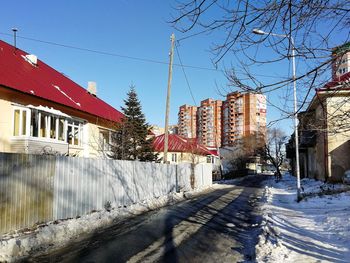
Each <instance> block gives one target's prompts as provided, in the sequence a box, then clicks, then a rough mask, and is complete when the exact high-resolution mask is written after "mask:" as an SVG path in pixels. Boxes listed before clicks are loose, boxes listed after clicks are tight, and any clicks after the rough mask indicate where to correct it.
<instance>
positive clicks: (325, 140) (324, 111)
mask: <svg viewBox="0 0 350 263" xmlns="http://www.w3.org/2000/svg"><path fill="white" fill-rule="evenodd" d="M316 96H317V99H318V100H319V102H320V105H321V107H322V112H323V126H324V140H323V149H324V153H323V155H324V170H325V182H327V181H328V179H329V170H328V167H329V165H328V164H329V162H328V121H327V110H326V108H325V106H324V105H323V102H322V100H321V98H320V97H319V94H318V90H317V89H316ZM326 106H327V105H326Z"/></svg>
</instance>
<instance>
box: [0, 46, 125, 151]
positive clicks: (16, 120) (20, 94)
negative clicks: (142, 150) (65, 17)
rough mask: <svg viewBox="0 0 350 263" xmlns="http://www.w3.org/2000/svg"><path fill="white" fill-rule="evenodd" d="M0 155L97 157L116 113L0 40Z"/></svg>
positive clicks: (107, 141) (90, 89) (107, 140)
mask: <svg viewBox="0 0 350 263" xmlns="http://www.w3.org/2000/svg"><path fill="white" fill-rule="evenodd" d="M0 111H1V117H0V152H16V153H33V154H60V155H71V156H84V157H101V156H103V155H104V154H105V153H106V152H108V151H109V145H110V141H111V134H112V132H113V127H115V125H116V123H118V122H120V120H121V118H122V117H123V115H122V113H120V112H119V111H118V110H116V109H114V108H113V107H112V106H110V105H108V104H107V103H105V102H104V101H103V100H101V99H99V98H98V97H97V94H96V85H95V84H94V83H89V87H88V89H84V88H82V87H81V86H79V85H78V84H76V83H75V82H73V81H72V80H70V79H69V78H67V77H66V76H64V75H63V74H61V73H59V72H57V71H56V70H55V69H53V68H51V67H50V66H48V65H47V64H45V63H44V62H42V61H41V60H39V59H38V58H37V57H36V56H34V55H31V54H27V53H26V52H24V51H22V50H20V49H18V48H15V47H13V46H11V45H9V44H7V43H6V42H3V41H0Z"/></svg>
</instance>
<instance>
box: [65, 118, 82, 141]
mask: <svg viewBox="0 0 350 263" xmlns="http://www.w3.org/2000/svg"><path fill="white" fill-rule="evenodd" d="M82 131H83V124H82V123H80V122H78V121H73V120H69V121H68V125H67V138H68V143H69V144H71V145H77V146H80V145H81V139H82V137H83V136H82V135H83V132H82Z"/></svg>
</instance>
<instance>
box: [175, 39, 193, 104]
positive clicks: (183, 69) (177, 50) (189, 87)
mask: <svg viewBox="0 0 350 263" xmlns="http://www.w3.org/2000/svg"><path fill="white" fill-rule="evenodd" d="M175 50H176V54H177V57H178V58H179V61H180V65H181V68H182V72H183V73H184V76H185V80H186V83H187V87H188V90H189V91H190V94H191V97H192V100H193V102H194V105H197V103H196V100H195V99H194V96H193V93H192V89H191V86H190V83H189V81H188V78H187V75H186V71H185V68H184V67H183V64H182V60H181V57H180V52H179V49H178V47H177V45H175Z"/></svg>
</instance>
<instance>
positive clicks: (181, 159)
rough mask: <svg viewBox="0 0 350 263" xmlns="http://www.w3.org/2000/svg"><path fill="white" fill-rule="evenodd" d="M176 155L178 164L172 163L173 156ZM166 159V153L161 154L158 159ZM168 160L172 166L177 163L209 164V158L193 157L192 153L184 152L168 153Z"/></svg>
mask: <svg viewBox="0 0 350 263" xmlns="http://www.w3.org/2000/svg"><path fill="white" fill-rule="evenodd" d="M173 154H176V156H177V157H176V158H177V162H174V161H172V155H173ZM163 157H164V152H159V153H158V158H159V159H163ZM167 158H168V159H167V160H168V161H169V163H171V164H177V163H195V164H198V163H206V162H207V157H206V156H202V155H196V154H195V155H193V154H191V153H183V152H168V154H167Z"/></svg>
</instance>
